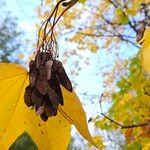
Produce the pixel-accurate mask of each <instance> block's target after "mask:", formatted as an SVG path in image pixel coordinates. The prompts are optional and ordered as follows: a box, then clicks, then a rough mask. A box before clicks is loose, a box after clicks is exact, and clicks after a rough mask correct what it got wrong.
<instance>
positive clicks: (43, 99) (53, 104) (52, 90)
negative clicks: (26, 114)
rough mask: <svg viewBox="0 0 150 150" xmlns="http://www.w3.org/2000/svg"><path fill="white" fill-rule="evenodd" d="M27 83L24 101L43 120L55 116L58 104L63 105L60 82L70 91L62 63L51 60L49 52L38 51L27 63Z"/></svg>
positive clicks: (70, 86)
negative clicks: (33, 58)
mask: <svg viewBox="0 0 150 150" xmlns="http://www.w3.org/2000/svg"><path fill="white" fill-rule="evenodd" d="M29 69H30V70H29V83H30V84H29V85H28V86H27V87H26V89H25V95H24V102H25V104H26V105H27V106H28V107H30V106H32V107H33V108H34V109H35V111H36V113H37V114H38V115H40V117H41V118H42V120H43V121H47V119H48V117H52V116H56V115H57V109H58V106H59V104H60V105H63V104H64V101H63V94H62V91H61V88H60V84H61V85H62V86H63V87H65V88H66V90H68V91H70V92H72V85H71V82H70V80H69V78H68V76H67V74H66V72H65V70H64V67H63V65H62V63H61V62H60V61H58V60H52V55H51V53H48V52H39V53H37V55H36V57H35V60H31V61H30V64H29Z"/></svg>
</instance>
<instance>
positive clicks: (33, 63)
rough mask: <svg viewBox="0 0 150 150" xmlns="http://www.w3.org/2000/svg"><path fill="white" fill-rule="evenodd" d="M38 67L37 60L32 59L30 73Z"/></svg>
mask: <svg viewBox="0 0 150 150" xmlns="http://www.w3.org/2000/svg"><path fill="white" fill-rule="evenodd" d="M35 68H36V65H35V61H34V60H31V61H30V63H29V74H30V73H31V72H32V71H33V70H34V69H35Z"/></svg>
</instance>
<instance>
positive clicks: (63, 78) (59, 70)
mask: <svg viewBox="0 0 150 150" xmlns="http://www.w3.org/2000/svg"><path fill="white" fill-rule="evenodd" d="M52 71H53V72H54V73H55V74H56V75H57V76H58V78H59V82H60V83H61V85H62V86H63V87H64V88H65V89H66V90H68V91H69V92H72V84H71V81H70V80H69V77H68V76H67V74H66V72H65V69H64V67H63V65H62V63H61V62H60V61H58V60H54V62H53V66H52Z"/></svg>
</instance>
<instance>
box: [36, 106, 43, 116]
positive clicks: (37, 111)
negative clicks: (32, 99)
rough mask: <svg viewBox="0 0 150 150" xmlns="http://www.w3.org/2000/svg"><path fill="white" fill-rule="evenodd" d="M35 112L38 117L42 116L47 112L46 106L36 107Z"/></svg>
mask: <svg viewBox="0 0 150 150" xmlns="http://www.w3.org/2000/svg"><path fill="white" fill-rule="evenodd" d="M35 111H36V114H37V115H41V114H42V113H43V112H44V111H45V105H42V106H39V107H38V106H35Z"/></svg>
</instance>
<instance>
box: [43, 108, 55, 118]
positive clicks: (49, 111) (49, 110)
mask: <svg viewBox="0 0 150 150" xmlns="http://www.w3.org/2000/svg"><path fill="white" fill-rule="evenodd" d="M45 111H46V114H47V116H48V117H52V116H56V115H57V109H55V108H54V107H52V106H51V107H49V106H45Z"/></svg>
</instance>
